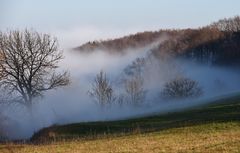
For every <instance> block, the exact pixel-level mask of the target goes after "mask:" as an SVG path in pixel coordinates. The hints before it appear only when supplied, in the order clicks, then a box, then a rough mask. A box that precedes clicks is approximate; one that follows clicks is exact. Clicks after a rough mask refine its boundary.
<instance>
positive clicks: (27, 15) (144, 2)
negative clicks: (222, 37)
mask: <svg viewBox="0 0 240 153" xmlns="http://www.w3.org/2000/svg"><path fill="white" fill-rule="evenodd" d="M0 10H1V14H0V30H6V29H24V28H32V29H35V30H38V31H42V32H48V33H53V34H54V35H56V36H58V37H60V40H61V41H62V42H64V46H65V47H70V46H73V45H77V44H79V45H80V44H81V43H84V42H87V41H89V40H95V39H96V40H98V39H107V38H114V37H119V36H123V35H127V34H129V33H136V32H140V31H146V30H158V29H167V28H196V27H199V26H204V25H207V24H209V23H211V22H213V21H217V20H218V19H221V18H224V17H233V16H235V15H240V1H239V0H0ZM63 39H64V40H63Z"/></svg>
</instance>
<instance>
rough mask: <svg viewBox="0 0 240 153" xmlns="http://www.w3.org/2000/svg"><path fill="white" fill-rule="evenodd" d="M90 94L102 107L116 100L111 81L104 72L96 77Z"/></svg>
mask: <svg viewBox="0 0 240 153" xmlns="http://www.w3.org/2000/svg"><path fill="white" fill-rule="evenodd" d="M88 93H89V95H90V96H91V97H92V98H93V99H94V100H95V101H96V102H97V103H98V104H100V105H101V106H102V107H103V106H107V105H110V104H112V103H113V102H114V101H115V100H116V98H115V96H114V92H113V88H112V86H111V84H110V81H109V79H108V78H107V76H106V73H104V72H103V71H100V73H99V74H97V75H96V77H95V79H94V82H93V84H92V89H91V90H90V91H89V92H88Z"/></svg>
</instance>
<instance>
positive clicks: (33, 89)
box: [0, 30, 69, 106]
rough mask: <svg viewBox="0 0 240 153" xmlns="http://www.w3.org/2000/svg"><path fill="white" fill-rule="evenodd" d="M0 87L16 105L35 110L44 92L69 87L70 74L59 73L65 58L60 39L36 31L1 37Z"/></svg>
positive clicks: (0, 35) (14, 32) (0, 34)
mask: <svg viewBox="0 0 240 153" xmlns="http://www.w3.org/2000/svg"><path fill="white" fill-rule="evenodd" d="M0 55H1V59H0V74H1V76H0V86H1V87H3V88H5V89H7V90H9V92H10V93H12V95H13V97H15V100H14V101H15V102H16V101H17V102H19V103H21V104H24V105H26V106H31V105H32V102H33V98H35V97H38V96H42V95H43V92H44V91H47V90H50V89H54V88H56V87H59V86H65V85H67V84H68V83H69V79H68V73H67V72H63V73H56V72H55V69H56V68H57V67H58V62H59V61H60V60H61V59H62V58H63V56H62V52H60V51H59V49H58V43H57V39H56V38H52V37H50V35H48V34H39V33H38V32H35V31H29V30H25V31H18V30H16V31H9V32H7V33H0Z"/></svg>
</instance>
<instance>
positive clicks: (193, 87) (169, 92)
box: [161, 78, 203, 99]
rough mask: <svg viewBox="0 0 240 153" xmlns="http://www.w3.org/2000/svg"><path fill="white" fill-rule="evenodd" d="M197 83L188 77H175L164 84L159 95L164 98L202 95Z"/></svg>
mask: <svg viewBox="0 0 240 153" xmlns="http://www.w3.org/2000/svg"><path fill="white" fill-rule="evenodd" d="M202 93H203V92H202V89H201V88H200V87H199V85H198V83H197V82H196V81H194V80H191V79H188V78H177V79H174V80H172V81H170V82H168V83H166V84H165V86H164V89H163V91H162V92H161V96H162V97H164V98H166V99H182V98H189V97H198V96H200V95H202Z"/></svg>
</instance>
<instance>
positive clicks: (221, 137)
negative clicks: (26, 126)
mask: <svg viewBox="0 0 240 153" xmlns="http://www.w3.org/2000/svg"><path fill="white" fill-rule="evenodd" d="M0 152H1V153H12V152H14V153H15V152H16V153H65V152H69V153H82V152H83V153H85V152H119V153H120V152H136V153H139V152H142V153H152V152H154V153H155V152H156V153H157V152H183V153H185V152H209V153H212V152H236V153H237V152H240V97H233V98H227V99H224V100H220V101H216V102H213V103H212V104H209V105H207V106H201V107H198V108H192V109H189V110H185V111H182V112H176V113H169V114H166V115H155V116H151V117H144V118H137V119H129V120H122V121H111V122H91V123H79V124H71V125H64V126H54V127H50V128H46V129H43V130H41V131H40V132H39V133H37V134H35V135H34V136H33V138H32V140H31V141H30V142H28V143H24V144H23V143H16V142H15V143H13V142H12V143H6V144H0Z"/></svg>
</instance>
